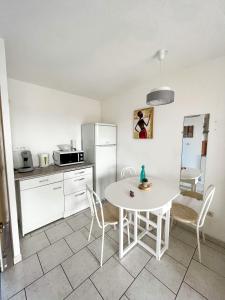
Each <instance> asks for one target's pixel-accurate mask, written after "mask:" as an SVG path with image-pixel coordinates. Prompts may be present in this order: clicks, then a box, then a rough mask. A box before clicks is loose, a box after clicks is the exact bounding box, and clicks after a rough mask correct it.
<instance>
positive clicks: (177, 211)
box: [171, 203, 198, 224]
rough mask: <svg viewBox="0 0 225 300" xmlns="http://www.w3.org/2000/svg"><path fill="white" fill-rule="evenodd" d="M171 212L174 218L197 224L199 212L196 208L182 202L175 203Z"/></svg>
mask: <svg viewBox="0 0 225 300" xmlns="http://www.w3.org/2000/svg"><path fill="white" fill-rule="evenodd" d="M171 214H172V217H173V219H174V220H177V221H180V222H183V223H187V224H196V223H197V220H198V213H197V212H196V211H195V210H194V209H192V208H190V207H188V206H186V205H183V204H180V203H173V205H172V209H171Z"/></svg>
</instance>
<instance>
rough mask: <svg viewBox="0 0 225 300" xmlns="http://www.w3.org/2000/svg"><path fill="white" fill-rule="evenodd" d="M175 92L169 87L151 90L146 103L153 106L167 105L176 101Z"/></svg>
mask: <svg viewBox="0 0 225 300" xmlns="http://www.w3.org/2000/svg"><path fill="white" fill-rule="evenodd" d="M174 96H175V92H174V91H173V90H172V89H171V88H169V87H161V88H158V89H154V90H151V92H150V93H149V94H147V99H146V103H147V104H148V105H151V106H156V105H165V104H169V103H172V102H174Z"/></svg>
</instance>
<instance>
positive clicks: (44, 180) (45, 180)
mask: <svg viewBox="0 0 225 300" xmlns="http://www.w3.org/2000/svg"><path fill="white" fill-rule="evenodd" d="M47 181H48V179H42V180H39V182H40V183H41V182H47Z"/></svg>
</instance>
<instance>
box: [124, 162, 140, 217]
mask: <svg viewBox="0 0 225 300" xmlns="http://www.w3.org/2000/svg"><path fill="white" fill-rule="evenodd" d="M135 175H136V170H135V168H133V167H124V168H123V169H122V170H121V172H120V178H121V179H124V178H128V177H133V176H135ZM132 215H133V214H132V212H130V211H129V212H128V220H129V222H131V220H132ZM138 222H139V223H140V220H138Z"/></svg>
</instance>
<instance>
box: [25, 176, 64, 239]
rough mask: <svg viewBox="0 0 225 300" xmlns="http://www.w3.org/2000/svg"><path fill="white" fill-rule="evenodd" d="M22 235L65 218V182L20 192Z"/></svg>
mask: <svg viewBox="0 0 225 300" xmlns="http://www.w3.org/2000/svg"><path fill="white" fill-rule="evenodd" d="M20 199H21V223H22V234H23V235H25V234H26V233H28V232H31V231H33V230H35V229H37V228H40V227H42V226H44V225H46V224H48V223H51V222H53V221H55V220H58V219H60V218H63V216H64V194H63V181H61V182H56V183H52V184H47V185H44V186H39V187H35V188H31V189H26V190H22V191H21V192H20Z"/></svg>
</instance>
